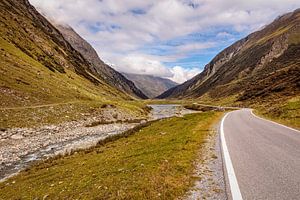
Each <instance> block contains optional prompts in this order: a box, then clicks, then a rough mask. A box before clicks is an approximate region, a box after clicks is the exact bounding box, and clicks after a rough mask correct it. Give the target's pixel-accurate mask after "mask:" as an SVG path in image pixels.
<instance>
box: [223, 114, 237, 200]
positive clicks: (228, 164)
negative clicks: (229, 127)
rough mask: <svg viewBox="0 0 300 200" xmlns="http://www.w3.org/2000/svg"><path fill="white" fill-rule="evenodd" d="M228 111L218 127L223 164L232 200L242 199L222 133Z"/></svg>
mask: <svg viewBox="0 0 300 200" xmlns="http://www.w3.org/2000/svg"><path fill="white" fill-rule="evenodd" d="M229 113H230V112H229ZM229 113H227V114H226V115H225V116H224V117H223V119H222V121H221V127H220V135H221V143H222V149H223V155H224V160H225V166H226V170H227V175H228V180H229V185H230V190H231V195H232V200H243V197H242V194H241V191H240V188H239V184H238V181H237V179H236V176H235V173H234V169H233V165H232V162H231V159H230V155H229V151H228V148H227V144H226V140H225V135H224V121H225V118H226V117H227V116H228V115H229Z"/></svg>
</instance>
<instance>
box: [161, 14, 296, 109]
mask: <svg viewBox="0 0 300 200" xmlns="http://www.w3.org/2000/svg"><path fill="white" fill-rule="evenodd" d="M299 94H300V9H298V10H295V11H294V12H291V13H287V14H285V15H283V16H280V17H278V18H277V19H276V20H275V21H273V22H272V23H271V24H269V25H267V26H266V27H264V28H263V29H262V30H260V31H257V32H254V33H252V34H250V35H248V36H247V37H245V38H243V39H241V40H239V41H237V42H235V43H234V44H233V45H231V46H230V47H228V48H226V49H225V50H223V51H221V52H220V53H219V54H218V55H217V56H216V57H214V58H213V59H212V61H211V62H210V63H208V64H207V65H206V66H205V68H204V70H203V72H201V73H200V74H198V75H197V76H195V77H194V78H192V79H191V80H188V81H186V82H185V83H183V84H181V85H178V86H176V87H174V88H171V89H169V90H168V91H166V92H164V93H163V94H161V95H160V96H159V98H206V99H213V100H216V99H222V98H223V99H225V98H229V97H230V98H233V99H235V101H250V102H254V103H255V102H256V101H258V100H259V101H264V100H268V99H274V98H275V99H278V98H284V99H288V98H292V97H294V96H297V95H299Z"/></svg>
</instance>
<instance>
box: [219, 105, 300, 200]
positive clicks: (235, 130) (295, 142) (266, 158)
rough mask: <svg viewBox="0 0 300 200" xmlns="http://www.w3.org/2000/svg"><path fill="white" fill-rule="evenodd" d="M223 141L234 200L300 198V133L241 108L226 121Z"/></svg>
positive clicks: (223, 125) (224, 119) (229, 114)
mask: <svg viewBox="0 0 300 200" xmlns="http://www.w3.org/2000/svg"><path fill="white" fill-rule="evenodd" d="M222 135H223V138H222ZM221 142H222V148H223V155H224V156H223V157H224V161H225V166H226V170H225V171H226V172H227V176H226V177H227V179H228V181H227V182H228V183H229V187H228V188H229V191H231V195H230V196H231V197H232V198H233V199H234V200H236V199H244V200H245V199H246V200H248V199H249V200H253V199H263V200H267V199H270V200H277V199H278V200H285V199H286V200H299V199H300V132H299V131H297V130H294V129H290V128H288V127H285V126H282V125H279V124H276V123H272V122H270V121H268V120H264V119H261V118H258V117H256V116H254V115H253V114H252V113H251V110H250V109H242V110H237V111H233V112H230V113H228V114H227V115H226V116H225V117H224V118H223V120H222V123H221ZM224 148H225V150H224ZM226 150H228V151H227V153H228V155H226V154H227V153H226ZM232 166H233V168H232V169H231V167H232ZM230 170H232V171H230ZM239 192H240V194H239Z"/></svg>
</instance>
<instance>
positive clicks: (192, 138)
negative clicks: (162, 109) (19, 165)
mask: <svg viewBox="0 0 300 200" xmlns="http://www.w3.org/2000/svg"><path fill="white" fill-rule="evenodd" d="M221 115H222V113H221V112H207V113H201V114H191V115H186V116H185V117H182V118H170V119H165V120H161V121H157V122H154V123H152V124H150V125H149V126H147V127H144V128H142V129H141V130H139V131H137V132H136V133H135V134H133V135H130V136H127V137H123V138H120V139H118V140H116V141H111V142H108V143H105V144H102V145H99V146H97V147H94V148H93V149H91V150H89V151H80V152H78V153H74V154H73V155H70V156H67V157H63V158H57V159H52V160H48V161H46V162H44V163H41V164H37V165H35V166H33V167H32V168H30V169H29V170H26V171H23V172H21V173H20V174H18V175H17V176H15V177H12V178H10V179H8V180H7V181H6V182H3V183H0V199H42V198H43V197H45V196H47V197H48V198H49V199H175V198H177V197H180V196H182V195H184V194H185V193H186V192H187V190H188V189H189V188H190V187H191V186H192V185H193V182H194V178H195V177H193V172H194V167H195V166H194V163H193V162H194V161H195V160H196V159H198V158H199V152H201V151H200V150H201V147H202V145H203V144H204V143H205V139H206V137H207V136H208V134H211V128H212V125H213V124H214V123H215V122H217V121H218V120H219V119H220V117H221Z"/></svg>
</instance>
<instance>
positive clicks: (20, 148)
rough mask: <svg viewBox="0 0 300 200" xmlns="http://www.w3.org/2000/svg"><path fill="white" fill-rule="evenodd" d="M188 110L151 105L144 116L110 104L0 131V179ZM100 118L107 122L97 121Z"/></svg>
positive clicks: (172, 106) (171, 106)
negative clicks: (62, 119)
mask: <svg viewBox="0 0 300 200" xmlns="http://www.w3.org/2000/svg"><path fill="white" fill-rule="evenodd" d="M190 112H192V111H189V110H186V109H184V108H182V107H181V106H179V105H152V110H151V112H150V113H149V116H148V118H147V119H139V118H132V116H130V115H126V113H120V112H118V110H116V109H114V108H107V109H106V111H105V113H104V114H103V112H102V115H101V116H99V117H95V116H94V117H90V118H85V119H84V120H80V121H73V122H67V123H63V124H60V125H50V126H43V127H39V128H14V129H7V130H5V131H2V132H0V160H1V163H0V179H5V178H6V177H9V176H11V175H12V174H14V173H16V172H18V171H20V170H22V169H24V168H26V167H28V166H30V165H31V164H32V163H34V162H35V161H37V160H41V159H46V158H49V157H52V156H55V155H58V154H63V155H64V154H68V153H69V152H72V151H75V150H78V149H84V148H89V147H91V146H94V145H95V144H97V142H98V141H99V140H103V139H105V138H107V137H109V136H112V135H116V134H121V133H122V132H124V131H127V130H129V129H132V128H133V127H135V126H137V125H139V124H140V123H145V122H146V121H147V120H155V119H161V118H166V117H171V116H180V115H184V114H187V113H190ZM103 118H105V119H106V122H107V121H109V123H100V122H101V120H103Z"/></svg>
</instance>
